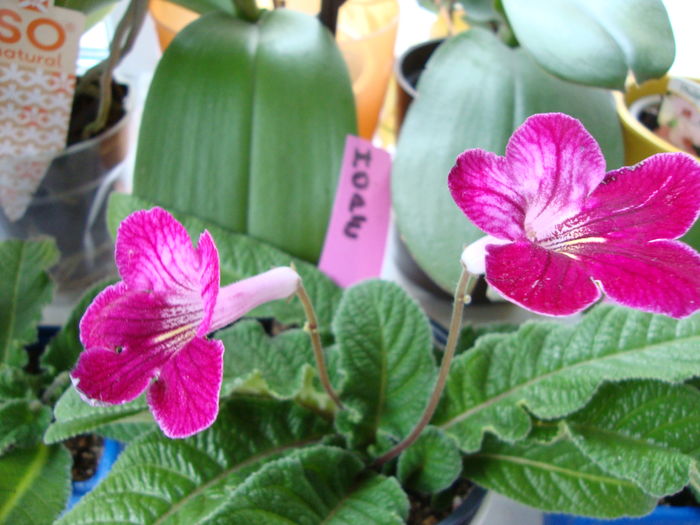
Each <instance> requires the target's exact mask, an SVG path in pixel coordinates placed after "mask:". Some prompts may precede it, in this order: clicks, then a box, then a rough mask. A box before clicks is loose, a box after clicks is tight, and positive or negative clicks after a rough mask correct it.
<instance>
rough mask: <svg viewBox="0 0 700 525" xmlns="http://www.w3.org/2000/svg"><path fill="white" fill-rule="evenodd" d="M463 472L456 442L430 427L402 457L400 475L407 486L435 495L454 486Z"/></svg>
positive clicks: (399, 466) (400, 479)
mask: <svg viewBox="0 0 700 525" xmlns="http://www.w3.org/2000/svg"><path fill="white" fill-rule="evenodd" d="M461 472H462V456H461V454H460V453H459V448H458V447H457V445H456V444H455V442H454V440H453V439H452V438H450V437H448V436H447V435H446V434H445V433H444V432H442V431H441V430H440V429H438V428H435V427H427V428H426V429H425V430H424V431H423V433H422V434H421V435H420V437H419V438H418V439H417V440H416V442H415V443H414V444H413V445H411V446H410V447H409V448H408V449H407V450H405V451H404V452H403V453H402V454H401V455H400V456H399V462H398V466H397V472H396V476H397V477H398V478H399V481H400V482H401V485H402V486H404V487H407V488H410V489H413V490H417V491H419V492H424V493H427V494H434V493H436V492H440V491H442V490H445V489H446V488H448V487H449V486H450V485H452V483H453V482H454V481H455V480H456V479H457V478H458V477H459V475H460V473H461Z"/></svg>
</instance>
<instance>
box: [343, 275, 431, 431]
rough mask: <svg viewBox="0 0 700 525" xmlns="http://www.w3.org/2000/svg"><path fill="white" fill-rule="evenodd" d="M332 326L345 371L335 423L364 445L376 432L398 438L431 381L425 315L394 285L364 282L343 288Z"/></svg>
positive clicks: (418, 411) (420, 406) (413, 417)
mask: <svg viewBox="0 0 700 525" xmlns="http://www.w3.org/2000/svg"><path fill="white" fill-rule="evenodd" d="M333 331H334V333H335V335H336V338H337V342H338V350H339V352H340V366H341V369H342V371H343V372H344V374H345V379H344V381H343V383H342V387H341V394H340V397H341V400H342V401H343V403H344V404H345V407H346V409H347V410H343V411H341V412H340V413H339V414H338V418H337V425H338V428H339V429H340V430H341V431H342V432H343V433H346V434H348V435H350V436H351V441H352V442H354V443H357V444H366V443H371V442H373V441H374V439H375V436H376V434H377V432H379V431H381V432H385V433H388V434H390V435H392V436H395V437H403V436H405V435H406V434H408V432H410V430H411V429H412V428H413V426H414V425H415V424H416V423H417V421H418V419H419V418H420V415H421V413H422V412H423V409H424V408H425V406H426V404H427V402H428V397H429V396H430V393H431V391H432V388H433V384H434V380H435V375H436V373H435V372H436V371H435V360H434V358H433V353H432V348H433V347H432V342H431V332H430V325H429V324H428V320H427V318H426V317H425V314H424V313H423V312H422V311H421V310H420V308H419V307H418V305H417V304H416V303H415V302H414V301H413V300H412V299H411V298H410V297H409V296H408V295H407V294H406V292H405V291H403V290H402V289H401V288H400V287H399V286H398V285H396V284H394V283H390V282H387V281H365V282H363V283H360V284H358V285H357V286H354V287H352V288H349V289H348V290H346V292H345V295H344V296H343V299H342V300H341V303H340V306H339V307H338V314H337V316H336V318H335V320H334V321H333Z"/></svg>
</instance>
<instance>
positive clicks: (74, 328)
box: [40, 282, 111, 376]
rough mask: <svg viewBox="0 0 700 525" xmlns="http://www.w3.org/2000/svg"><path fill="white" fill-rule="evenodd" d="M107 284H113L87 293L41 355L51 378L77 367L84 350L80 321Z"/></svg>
mask: <svg viewBox="0 0 700 525" xmlns="http://www.w3.org/2000/svg"><path fill="white" fill-rule="evenodd" d="M107 284H111V282H110V283H102V284H98V285H96V286H95V287H93V288H92V289H90V290H89V291H88V292H86V293H85V295H84V296H83V297H82V299H80V302H79V303H78V304H77V306H76V307H75V308H73V311H72V312H71V314H70V316H69V318H68V321H66V324H64V325H63V327H62V328H61V331H60V332H59V333H58V334H56V335H55V336H54V337H53V338H52V339H51V341H50V342H49V344H48V346H47V347H46V350H45V351H44V353H43V354H41V358H40V362H41V367H42V368H44V369H46V371H47V372H48V373H49V375H50V376H55V375H56V374H59V373H60V372H65V371H68V370H70V369H71V368H73V367H74V366H75V362H76V361H77V359H78V356H79V355H80V352H82V350H83V345H82V344H81V342H80V334H79V325H80V319H81V318H82V316H83V314H84V313H85V310H86V308H87V307H88V306H89V305H90V303H91V302H92V300H93V299H94V298H95V296H96V295H97V294H98V293H100V292H101V291H102V289H103V288H104V287H105V286H107Z"/></svg>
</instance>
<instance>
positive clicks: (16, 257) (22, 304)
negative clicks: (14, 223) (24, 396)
mask: <svg viewBox="0 0 700 525" xmlns="http://www.w3.org/2000/svg"><path fill="white" fill-rule="evenodd" d="M57 259H58V250H57V249H56V245H55V244H54V243H53V241H50V240H45V241H18V240H8V241H2V242H0V269H2V278H1V279H0V363H7V364H9V365H13V366H20V367H21V366H24V363H25V362H26V360H27V355H26V352H25V351H24V346H25V345H27V344H29V343H32V342H33V341H35V340H36V326H37V324H38V323H39V320H40V319H41V310H42V308H43V307H44V305H46V304H47V303H48V302H49V301H51V297H52V294H53V283H52V281H51V279H50V277H49V275H48V273H47V270H48V269H49V268H50V267H51V266H52V265H53V264H54V263H55V262H56V260H57Z"/></svg>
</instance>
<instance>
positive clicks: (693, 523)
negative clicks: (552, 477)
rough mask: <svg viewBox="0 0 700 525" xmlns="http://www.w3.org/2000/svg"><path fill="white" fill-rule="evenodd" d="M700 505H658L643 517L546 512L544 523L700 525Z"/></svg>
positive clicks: (565, 524)
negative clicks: (590, 515)
mask: <svg viewBox="0 0 700 525" xmlns="http://www.w3.org/2000/svg"><path fill="white" fill-rule="evenodd" d="M699 524H700V507H668V506H660V507H656V509H655V510H654V512H652V513H651V514H649V515H648V516H643V517H641V518H621V519H617V520H598V519H593V518H581V517H577V516H568V515H564V514H545V516H544V522H543V525H699Z"/></svg>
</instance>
